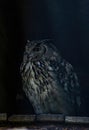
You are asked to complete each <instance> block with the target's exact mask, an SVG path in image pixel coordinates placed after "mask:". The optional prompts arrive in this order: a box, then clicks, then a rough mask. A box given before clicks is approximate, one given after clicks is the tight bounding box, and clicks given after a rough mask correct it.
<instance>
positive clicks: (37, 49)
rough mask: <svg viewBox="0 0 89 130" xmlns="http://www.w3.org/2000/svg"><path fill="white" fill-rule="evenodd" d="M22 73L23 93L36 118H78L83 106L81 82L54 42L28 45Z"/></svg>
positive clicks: (35, 42) (21, 68)
mask: <svg viewBox="0 0 89 130" xmlns="http://www.w3.org/2000/svg"><path fill="white" fill-rule="evenodd" d="M20 72H21V77H22V84H23V91H24V92H25V94H26V96H27V98H28V99H29V101H30V103H31V104H32V106H33V108H34V110H35V113H36V114H48V113H50V114H66V115H76V113H77V112H78V108H79V106H80V86H79V83H78V78H77V75H76V73H75V72H74V70H73V67H72V65H71V64H70V63H68V62H67V61H66V60H65V59H63V58H62V57H61V55H60V54H59V52H58V50H57V48H56V47H55V46H54V44H53V40H49V39H48V40H47V39H45V40H37V41H28V42H27V44H26V47H25V51H24V56H23V61H22V63H21V66H20Z"/></svg>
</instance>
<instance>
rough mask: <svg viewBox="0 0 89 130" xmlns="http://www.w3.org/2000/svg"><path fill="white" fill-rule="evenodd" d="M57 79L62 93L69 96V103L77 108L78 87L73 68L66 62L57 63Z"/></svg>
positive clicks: (78, 102) (78, 104)
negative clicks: (62, 89)
mask: <svg viewBox="0 0 89 130" xmlns="http://www.w3.org/2000/svg"><path fill="white" fill-rule="evenodd" d="M58 73H59V74H58V78H59V80H60V83H61V84H62V86H63V88H64V91H66V93H68V94H69V97H70V100H71V103H73V104H74V106H76V105H77V107H79V106H80V104H81V102H80V85H79V82H78V77H77V74H76V73H75V72H74V69H73V66H72V65H71V64H70V63H68V62H67V61H66V60H64V59H62V60H61V62H60V63H59V72H58Z"/></svg>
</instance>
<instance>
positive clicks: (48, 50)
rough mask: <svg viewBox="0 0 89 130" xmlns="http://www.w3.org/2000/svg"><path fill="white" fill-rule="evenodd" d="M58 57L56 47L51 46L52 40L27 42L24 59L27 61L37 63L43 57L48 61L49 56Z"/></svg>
mask: <svg viewBox="0 0 89 130" xmlns="http://www.w3.org/2000/svg"><path fill="white" fill-rule="evenodd" d="M56 54H57V55H58V51H57V49H56V47H55V46H54V45H53V40H50V39H44V40H36V41H29V40H28V41H27V44H26V48H25V54H24V56H25V57H24V58H26V59H28V60H29V61H32V62H33V61H37V60H40V59H42V58H43V57H44V58H46V59H48V58H49V59H50V57H51V56H55V55H56Z"/></svg>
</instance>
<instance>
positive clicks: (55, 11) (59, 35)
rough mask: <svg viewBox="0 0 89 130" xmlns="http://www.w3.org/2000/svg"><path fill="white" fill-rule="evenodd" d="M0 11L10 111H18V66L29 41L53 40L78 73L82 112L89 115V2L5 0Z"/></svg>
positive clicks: (78, 0) (72, 0) (82, 0)
mask: <svg viewBox="0 0 89 130" xmlns="http://www.w3.org/2000/svg"><path fill="white" fill-rule="evenodd" d="M0 8H1V12H2V18H3V19H4V26H5V28H6V32H7V37H8V43H7V45H8V51H7V52H8V53H7V62H6V67H7V71H6V75H7V76H6V88H7V90H8V95H9V96H8V99H9V100H8V106H9V107H8V111H9V112H15V110H16V108H15V105H16V104H15V95H16V93H17V92H18V90H19V88H20V87H21V80H20V74H19V66H20V63H21V60H22V54H23V51H24V46H25V43H26V40H27V39H30V40H35V39H44V38H52V39H55V45H56V47H57V48H58V49H59V51H60V52H61V55H62V56H63V57H64V58H65V59H66V60H67V61H69V62H70V63H71V64H72V65H73V67H74V69H75V71H76V72H77V75H78V78H79V83H80V86H81V99H82V105H81V112H80V113H81V115H82V116H89V1H88V0H67V1H66V0H17V1H16V0H13V1H11V0H8V1H6V0H3V1H1V4H0ZM11 97H12V98H11ZM22 104H23V103H22ZM24 104H25V103H24ZM26 105H27V104H26ZM24 106H25V105H24ZM26 108H27V107H26ZM28 108H29V107H28ZM21 109H22V108H21ZM23 109H24V107H23ZM23 111H24V110H23ZM26 111H27V110H26Z"/></svg>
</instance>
